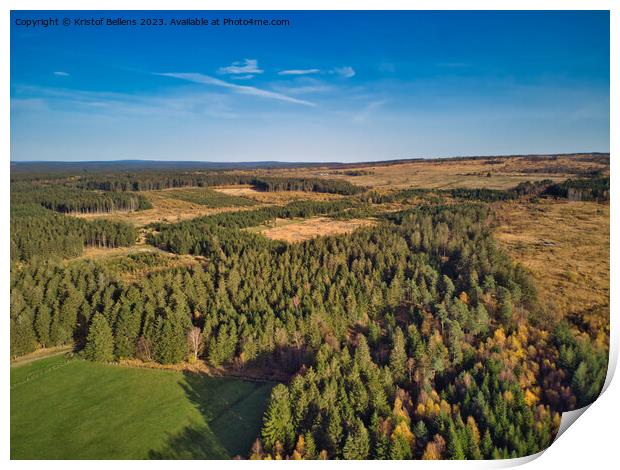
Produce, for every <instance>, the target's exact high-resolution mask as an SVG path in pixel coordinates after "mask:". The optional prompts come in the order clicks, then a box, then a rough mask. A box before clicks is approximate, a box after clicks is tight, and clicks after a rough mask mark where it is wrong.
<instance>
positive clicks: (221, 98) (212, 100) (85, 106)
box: [11, 86, 238, 119]
mask: <svg viewBox="0 0 620 470" xmlns="http://www.w3.org/2000/svg"><path fill="white" fill-rule="evenodd" d="M16 94H17V96H16V97H12V98H11V111H12V112H32V111H37V110H38V111H42V110H48V111H54V112H62V113H86V114H88V115H96V116H102V117H111V118H114V119H118V118H119V117H124V116H131V115H138V116H148V117H154V116H159V115H162V114H165V115H167V116H170V115H179V116H186V115H188V114H202V115H206V116H211V117H217V118H235V117H238V115H237V113H236V112H235V111H234V109H233V107H232V106H230V104H229V103H228V101H229V100H227V99H226V96H225V95H224V94H219V93H204V92H203V93H187V92H183V93H180V94H172V95H168V96H161V95H159V96H155V95H136V94H126V93H113V92H105V91H85V90H73V89H71V90H70V89H65V88H41V87H32V86H18V87H16Z"/></svg>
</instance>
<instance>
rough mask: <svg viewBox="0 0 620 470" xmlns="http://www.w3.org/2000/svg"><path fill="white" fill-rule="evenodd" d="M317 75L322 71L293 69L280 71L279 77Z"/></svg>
mask: <svg viewBox="0 0 620 470" xmlns="http://www.w3.org/2000/svg"><path fill="white" fill-rule="evenodd" d="M315 73H321V69H291V70H280V71H279V72H278V75H312V74H315Z"/></svg>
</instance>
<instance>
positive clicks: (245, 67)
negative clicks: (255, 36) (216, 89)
mask: <svg viewBox="0 0 620 470" xmlns="http://www.w3.org/2000/svg"><path fill="white" fill-rule="evenodd" d="M217 73H219V74H222V75H236V74H256V73H263V70H261V69H259V68H258V61H257V60H256V59H243V60H242V61H237V62H233V63H232V64H231V65H229V66H228V67H220V68H219V69H218V71H217Z"/></svg>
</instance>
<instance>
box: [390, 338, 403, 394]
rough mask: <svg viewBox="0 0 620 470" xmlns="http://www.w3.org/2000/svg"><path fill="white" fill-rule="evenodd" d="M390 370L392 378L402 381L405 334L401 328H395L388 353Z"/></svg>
mask: <svg viewBox="0 0 620 470" xmlns="http://www.w3.org/2000/svg"><path fill="white" fill-rule="evenodd" d="M390 370H391V371H392V375H393V377H394V380H396V381H397V382H403V381H404V380H405V377H406V372H407V351H406V350H405V335H404V334H403V330H401V329H400V328H398V327H397V328H396V331H395V333H394V341H393V345H392V351H391V353H390Z"/></svg>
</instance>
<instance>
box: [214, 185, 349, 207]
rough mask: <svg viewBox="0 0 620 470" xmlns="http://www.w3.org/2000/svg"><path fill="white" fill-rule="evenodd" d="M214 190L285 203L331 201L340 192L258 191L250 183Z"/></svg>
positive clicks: (262, 200)
mask: <svg viewBox="0 0 620 470" xmlns="http://www.w3.org/2000/svg"><path fill="white" fill-rule="evenodd" d="M213 189H214V191H217V192H220V193H223V194H227V195H230V196H242V197H244V198H247V199H252V200H254V201H256V202H260V203H263V204H287V203H289V202H292V201H333V200H334V199H340V198H342V196H341V195H340V194H329V193H315V192H311V191H258V190H256V189H255V188H254V187H253V186H250V185H235V186H219V187H215V188H213Z"/></svg>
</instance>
